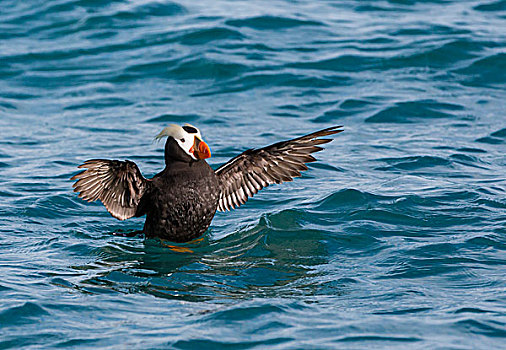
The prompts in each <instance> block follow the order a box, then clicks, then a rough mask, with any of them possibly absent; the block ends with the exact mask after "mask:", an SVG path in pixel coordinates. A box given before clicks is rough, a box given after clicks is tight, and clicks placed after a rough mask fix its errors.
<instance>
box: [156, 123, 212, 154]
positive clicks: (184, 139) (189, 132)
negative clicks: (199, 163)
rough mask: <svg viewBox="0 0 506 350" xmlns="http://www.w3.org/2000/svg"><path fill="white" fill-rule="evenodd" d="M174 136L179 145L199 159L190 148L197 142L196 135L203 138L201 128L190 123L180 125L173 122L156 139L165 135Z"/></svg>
mask: <svg viewBox="0 0 506 350" xmlns="http://www.w3.org/2000/svg"><path fill="white" fill-rule="evenodd" d="M166 136H167V137H169V136H171V137H173V138H174V140H176V141H177V143H178V145H179V147H181V149H182V150H183V151H185V152H186V154H188V155H189V156H190V157H192V158H193V159H195V160H197V158H195V156H194V155H193V153H192V152H190V149H191V148H192V147H193V144H194V143H195V137H198V138H199V139H200V140H202V136H201V135H200V130H199V129H197V128H196V127H194V126H193V125H190V124H185V125H184V126H179V125H176V124H171V125H169V126H168V127H166V128H164V129H163V130H162V131H160V133H159V134H158V135H156V137H155V140H160V139H162V138H164V137H166Z"/></svg>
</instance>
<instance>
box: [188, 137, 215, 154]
mask: <svg viewBox="0 0 506 350" xmlns="http://www.w3.org/2000/svg"><path fill="white" fill-rule="evenodd" d="M190 152H192V153H193V155H194V156H195V158H197V159H207V158H210V157H211V150H210V149H209V146H208V145H207V144H206V143H205V142H204V141H202V140H201V139H199V138H198V137H195V141H194V142H193V146H192V148H191V149H190Z"/></svg>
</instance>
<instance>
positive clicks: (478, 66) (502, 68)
mask: <svg viewBox="0 0 506 350" xmlns="http://www.w3.org/2000/svg"><path fill="white" fill-rule="evenodd" d="M452 72H453V73H455V74H458V75H459V77H460V80H461V81H462V83H463V84H465V85H470V86H478V87H479V86H488V87H495V86H500V85H502V84H505V83H506V54H505V53H502V52H501V53H496V54H491V55H489V56H487V57H485V58H480V59H477V60H475V61H474V62H473V63H471V64H470V65H468V66H467V67H464V68H460V69H456V70H453V71H452Z"/></svg>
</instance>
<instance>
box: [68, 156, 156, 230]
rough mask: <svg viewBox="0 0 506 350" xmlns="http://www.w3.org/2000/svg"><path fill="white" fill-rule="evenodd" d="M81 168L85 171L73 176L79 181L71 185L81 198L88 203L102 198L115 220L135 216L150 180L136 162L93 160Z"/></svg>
mask: <svg viewBox="0 0 506 350" xmlns="http://www.w3.org/2000/svg"><path fill="white" fill-rule="evenodd" d="M79 168H85V169H86V170H84V171H82V172H80V173H79V174H77V175H74V176H73V177H72V178H71V180H77V181H76V182H75V183H74V184H73V185H72V186H73V187H74V192H79V197H81V198H82V199H84V200H86V201H88V202H93V201H96V200H97V199H99V200H100V201H101V202H102V203H103V204H104V206H105V207H106V208H107V210H108V211H109V213H111V215H112V216H114V217H115V218H116V219H119V220H125V219H128V218H131V217H132V216H135V214H136V212H137V207H138V205H139V202H140V200H141V198H142V195H143V194H144V192H145V191H146V189H147V188H148V186H149V185H150V184H151V180H148V179H145V178H144V177H143V176H142V174H141V172H140V170H139V168H138V167H137V165H136V164H135V163H134V162H131V161H129V160H127V161H119V160H108V159H91V160H87V161H85V162H84V164H81V165H80V166H79Z"/></svg>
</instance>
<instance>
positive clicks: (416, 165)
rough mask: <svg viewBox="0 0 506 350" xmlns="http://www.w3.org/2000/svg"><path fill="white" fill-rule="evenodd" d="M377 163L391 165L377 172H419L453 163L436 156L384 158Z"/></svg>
mask: <svg viewBox="0 0 506 350" xmlns="http://www.w3.org/2000/svg"><path fill="white" fill-rule="evenodd" d="M377 161H381V162H385V163H387V164H389V165H388V166H386V167H378V168H376V170H384V171H389V170H419V169H424V168H431V167H437V166H443V167H448V166H451V164H452V162H451V161H450V160H448V159H445V158H441V157H434V156H412V157H401V158H382V159H377Z"/></svg>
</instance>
